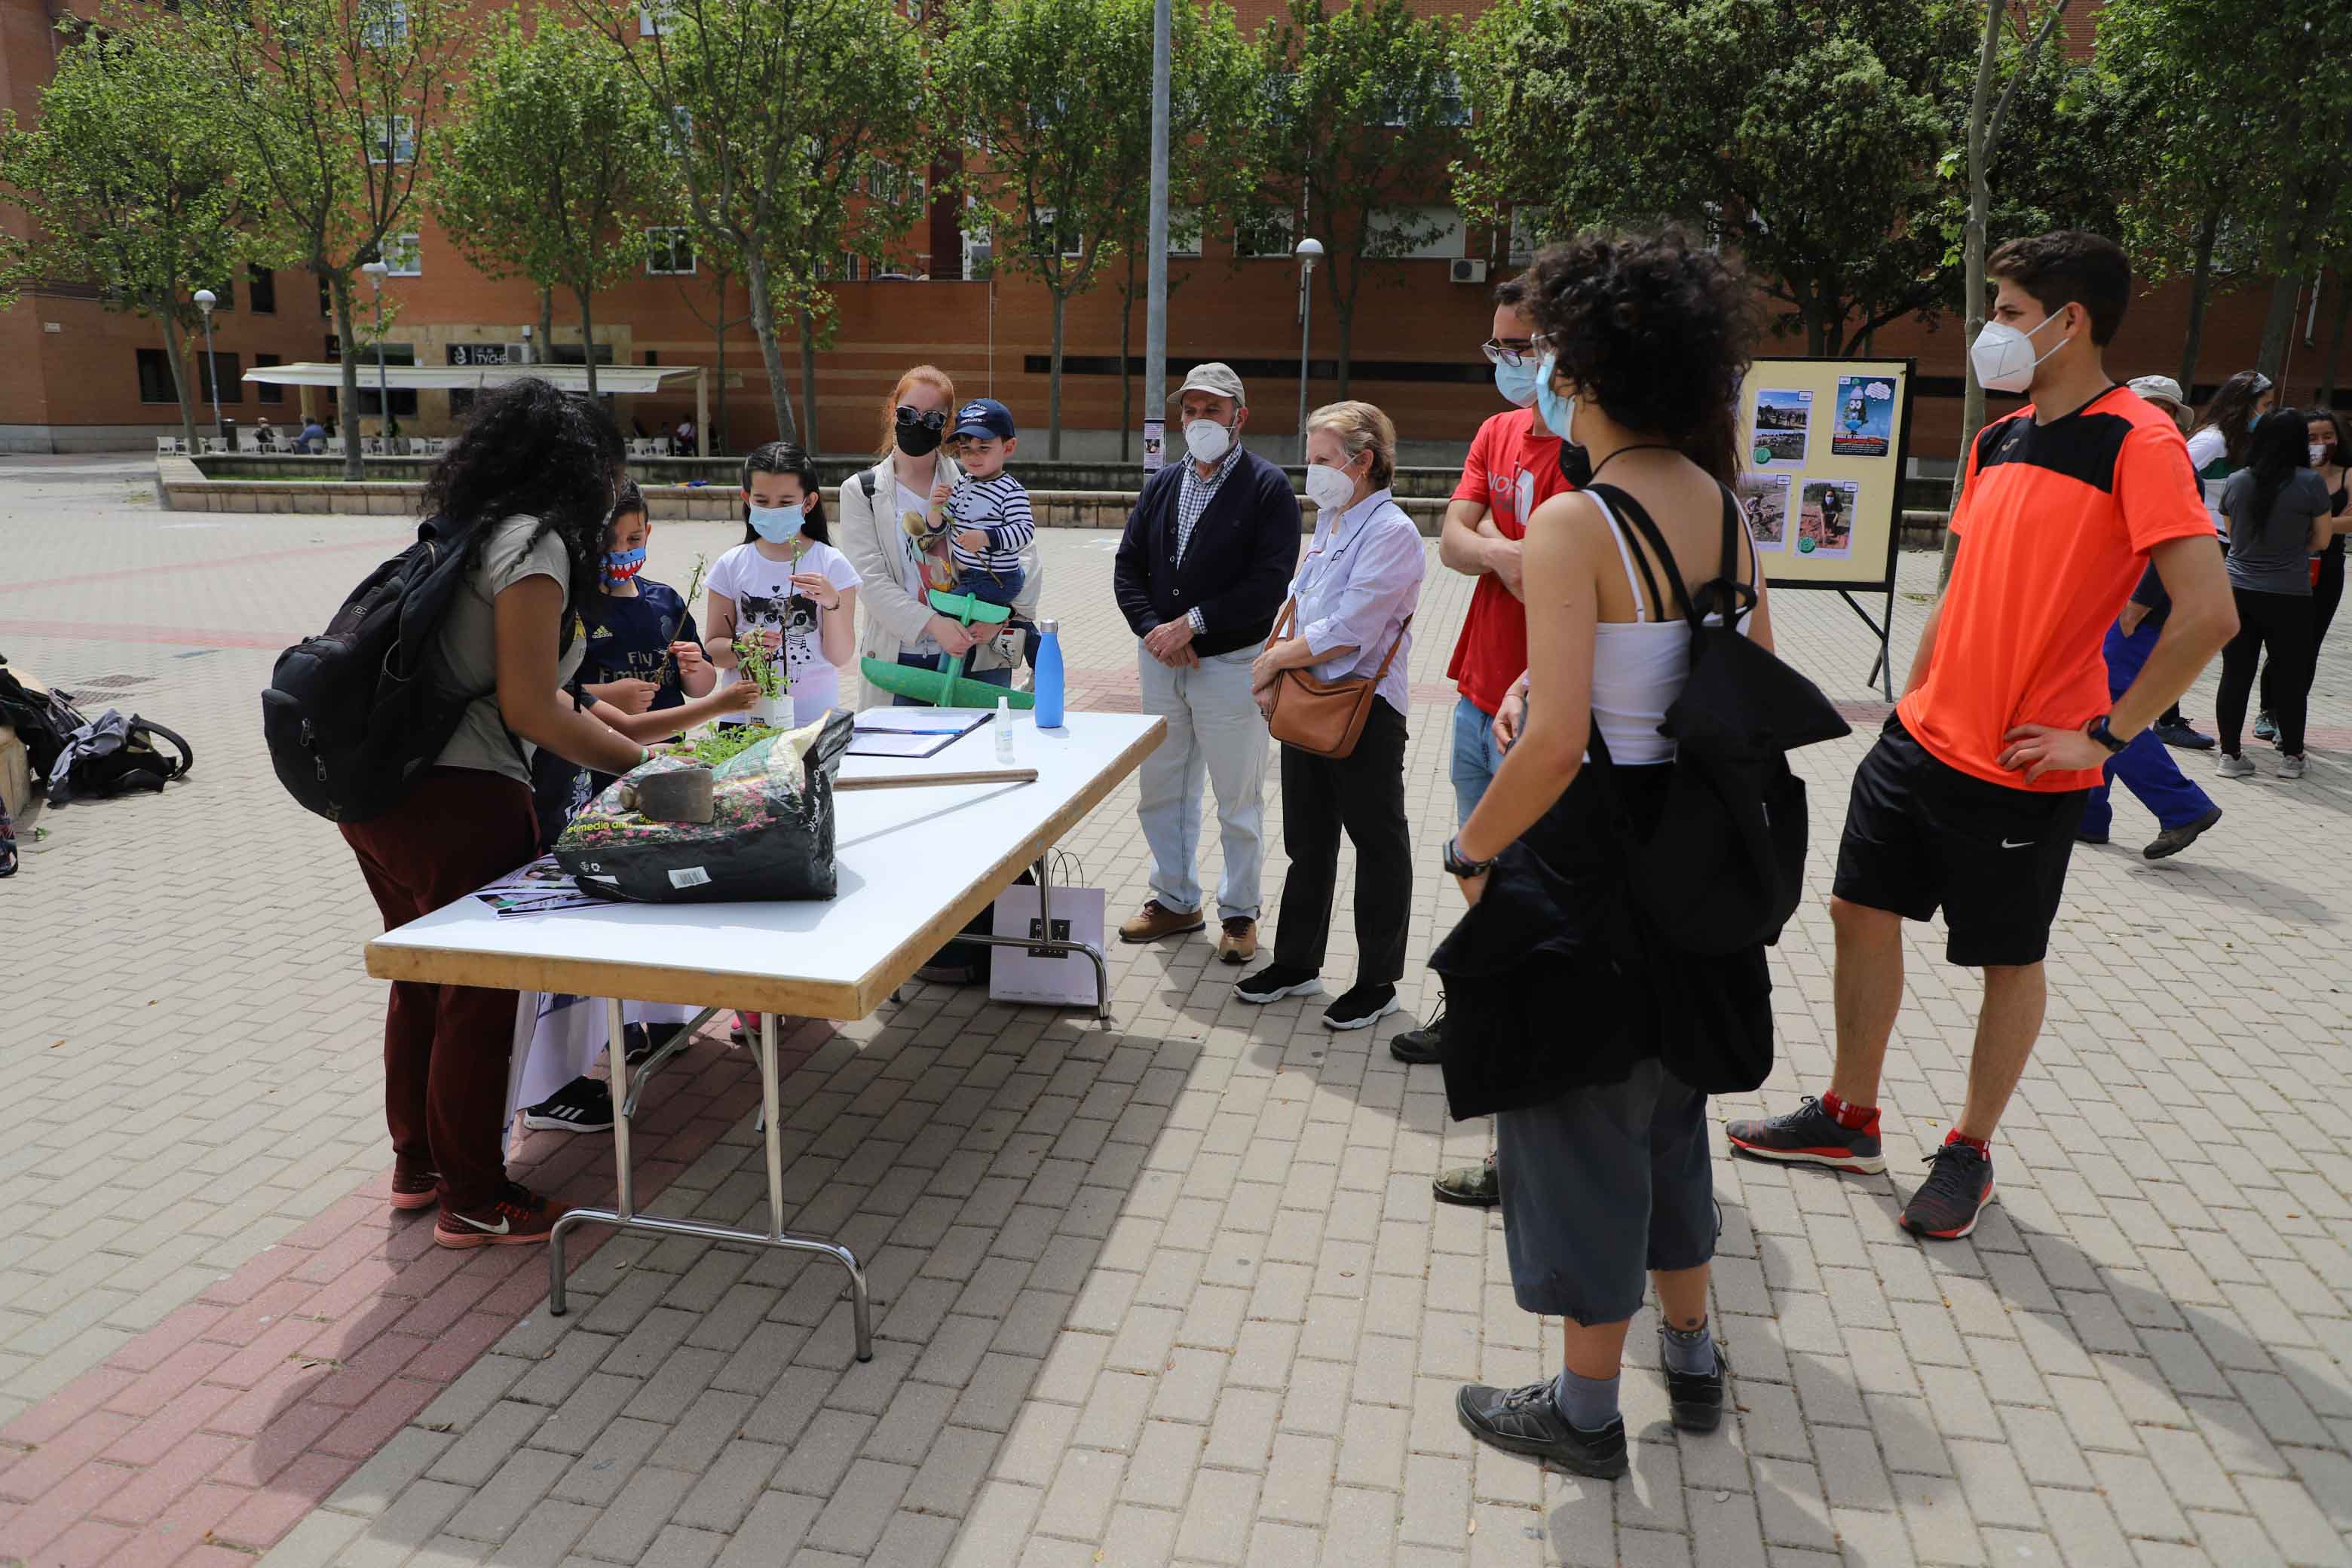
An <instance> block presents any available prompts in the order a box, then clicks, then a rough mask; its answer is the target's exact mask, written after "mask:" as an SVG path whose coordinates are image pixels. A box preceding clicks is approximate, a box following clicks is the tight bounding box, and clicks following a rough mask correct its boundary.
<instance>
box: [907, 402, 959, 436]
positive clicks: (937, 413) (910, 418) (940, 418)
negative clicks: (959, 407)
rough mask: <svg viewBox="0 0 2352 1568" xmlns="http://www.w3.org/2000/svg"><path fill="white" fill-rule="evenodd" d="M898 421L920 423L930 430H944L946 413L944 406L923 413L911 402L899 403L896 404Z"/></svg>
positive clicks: (946, 418) (946, 419) (912, 423)
mask: <svg viewBox="0 0 2352 1568" xmlns="http://www.w3.org/2000/svg"><path fill="white" fill-rule="evenodd" d="M898 423H899V424H901V425H921V426H926V427H928V428H929V429H932V430H944V429H946V428H947V424H948V414H947V410H946V409H944V408H934V409H932V410H931V411H930V412H929V414H925V413H923V412H922V411H921V410H919V409H918V408H916V407H915V406H914V405H911V404H906V403H901V404H900V405H898Z"/></svg>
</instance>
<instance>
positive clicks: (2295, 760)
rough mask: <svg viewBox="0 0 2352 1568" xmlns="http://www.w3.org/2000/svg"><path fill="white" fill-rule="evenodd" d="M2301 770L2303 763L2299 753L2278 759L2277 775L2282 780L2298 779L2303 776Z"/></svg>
mask: <svg viewBox="0 0 2352 1568" xmlns="http://www.w3.org/2000/svg"><path fill="white" fill-rule="evenodd" d="M2303 769H2304V761H2303V753H2302V752H2295V753H2294V755H2292V756H2285V757H2281V758H2280V759H2279V769H2278V773H2279V777H2281V778H2283V779H2299V778H2301V777H2302V776H2303Z"/></svg>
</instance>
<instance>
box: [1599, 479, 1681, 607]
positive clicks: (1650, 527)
mask: <svg viewBox="0 0 2352 1568" xmlns="http://www.w3.org/2000/svg"><path fill="white" fill-rule="evenodd" d="M1587 493H1588V494H1591V495H1594V496H1599V497H1601V498H1603V500H1604V504H1605V505H1606V506H1607V507H1608V508H1609V510H1611V511H1612V513H1615V514H1617V515H1619V516H1622V518H1624V520H1625V521H1628V522H1630V523H1632V524H1633V530H1634V531H1635V532H1637V533H1639V534H1640V535H1641V536H1642V542H1643V543H1644V544H1646V545H1648V546H1649V547H1650V548H1649V552H1648V553H1650V554H1654V555H1656V556H1657V558H1658V564H1659V565H1661V566H1663V567H1664V568H1665V569H1666V582H1667V584H1669V585H1670V586H1671V587H1673V589H1674V591H1675V596H1674V598H1673V599H1672V600H1671V601H1669V600H1666V599H1658V601H1657V604H1658V609H1659V618H1660V619H1664V612H1665V609H1666V607H1667V605H1669V604H1670V603H1671V604H1672V605H1673V606H1674V607H1675V609H1676V610H1679V611H1680V612H1681V614H1682V616H1683V618H1684V619H1685V620H1686V621H1688V622H1690V624H1691V625H1692V626H1697V625H1698V624H1699V621H1700V619H1701V617H1700V616H1699V613H1698V611H1697V610H1696V609H1695V608H1693V607H1692V605H1691V596H1690V590H1689V589H1688V588H1685V586H1683V574H1682V569H1681V568H1680V567H1678V566H1676V565H1675V552H1673V551H1671V550H1669V549H1667V548H1666V538H1665V535H1664V534H1663V533H1660V532H1659V531H1658V525H1657V523H1656V522H1655V521H1654V520H1653V519H1652V518H1651V516H1650V514H1649V511H1648V510H1647V509H1645V508H1644V507H1643V505H1642V503H1641V502H1640V501H1637V500H1634V499H1633V497H1632V496H1630V495H1627V494H1626V493H1625V492H1624V491H1623V490H1622V489H1618V488H1617V487H1616V486H1615V485H1593V486H1591V488H1590V489H1589V490H1588V491H1587ZM1642 575H1643V579H1644V580H1645V581H1647V582H1648V583H1649V584H1650V593H1651V595H1652V596H1653V597H1655V596H1656V595H1657V592H1658V586H1657V580H1656V579H1655V578H1654V577H1652V576H1651V575H1650V563H1649V562H1648V561H1647V559H1643V560H1642Z"/></svg>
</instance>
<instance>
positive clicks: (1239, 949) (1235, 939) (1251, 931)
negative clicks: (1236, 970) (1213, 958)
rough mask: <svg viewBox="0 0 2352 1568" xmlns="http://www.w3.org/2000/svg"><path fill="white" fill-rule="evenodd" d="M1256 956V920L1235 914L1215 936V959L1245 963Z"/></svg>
mask: <svg viewBox="0 0 2352 1568" xmlns="http://www.w3.org/2000/svg"><path fill="white" fill-rule="evenodd" d="M1256 956H1257V921H1254V920H1252V919H1250V918H1249V917H1248V916H1247V915H1235V916H1234V918H1233V919H1232V920H1229V921H1226V922H1225V924H1224V930H1223V933H1222V934H1220V935H1219V936H1218V938H1217V959H1218V962H1220V963H1248V962H1249V961H1250V960H1251V959H1253V958H1255V957H1256Z"/></svg>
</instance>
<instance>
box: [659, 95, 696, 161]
mask: <svg viewBox="0 0 2352 1568" xmlns="http://www.w3.org/2000/svg"><path fill="white" fill-rule="evenodd" d="M661 139H662V151H663V152H665V153H668V154H669V155H670V156H671V157H673V158H683V157H685V156H686V155H687V153H689V152H691V151H693V149H694V110H691V109H688V108H687V107H686V106H685V105H684V104H680V103H673V104H671V105H670V106H669V119H668V121H667V122H665V123H664V124H663V125H662V127H661Z"/></svg>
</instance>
